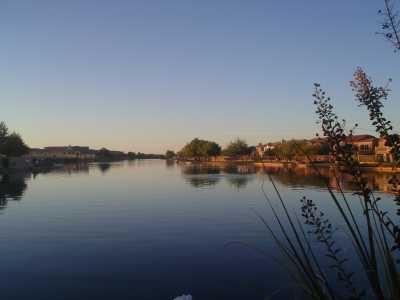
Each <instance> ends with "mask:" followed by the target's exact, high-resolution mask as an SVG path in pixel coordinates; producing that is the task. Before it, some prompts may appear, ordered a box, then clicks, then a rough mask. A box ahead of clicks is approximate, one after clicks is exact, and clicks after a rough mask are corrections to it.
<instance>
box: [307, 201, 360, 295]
mask: <svg viewBox="0 0 400 300" xmlns="http://www.w3.org/2000/svg"><path fill="white" fill-rule="evenodd" d="M300 202H301V203H302V207H301V215H302V217H303V218H304V220H305V224H306V225H308V226H309V227H311V228H312V230H311V231H309V232H308V233H311V234H314V235H315V236H316V238H317V241H318V242H319V243H321V244H323V245H324V246H325V250H326V253H325V255H326V256H327V257H328V258H330V259H331V260H332V264H331V265H330V266H329V267H330V268H331V269H332V270H334V271H335V272H336V275H337V280H338V281H339V282H343V283H344V286H345V288H346V291H347V294H348V295H347V297H346V299H360V298H361V297H362V296H363V295H365V291H362V292H358V290H357V288H356V287H355V286H354V283H353V281H352V277H353V276H354V272H348V271H346V269H345V263H346V261H347V260H348V259H346V258H341V257H340V256H339V253H340V252H341V251H342V249H341V248H339V247H337V246H335V241H334V239H333V234H334V232H335V231H336V230H337V228H334V227H333V226H332V223H331V222H330V221H329V219H326V218H325V214H324V213H323V212H322V211H320V210H319V209H318V207H317V206H316V204H315V203H314V201H313V200H311V199H308V198H306V197H303V198H302V199H301V200H300Z"/></svg>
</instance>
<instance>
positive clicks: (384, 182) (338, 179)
mask: <svg viewBox="0 0 400 300" xmlns="http://www.w3.org/2000/svg"><path fill="white" fill-rule="evenodd" d="M178 166H179V167H180V168H181V171H182V176H183V178H184V180H185V181H186V182H188V183H190V184H191V185H192V186H194V187H205V186H214V185H216V184H218V183H220V182H221V178H225V179H226V182H227V183H229V184H230V185H231V186H232V187H234V188H237V189H241V188H245V187H246V186H247V185H248V183H249V182H250V181H252V180H254V178H256V177H255V175H265V174H270V175H271V176H272V178H273V179H274V180H275V181H276V182H278V183H280V184H282V185H284V186H288V187H291V188H312V189H325V188H326V183H327V182H328V183H329V185H330V186H331V187H332V188H333V189H336V190H339V189H340V188H342V189H343V190H347V191H354V190H356V185H355V184H354V182H353V181H352V177H351V176H350V175H347V174H343V173H340V172H338V171H337V170H335V169H332V168H329V167H326V168H318V169H317V170H316V169H314V168H304V167H302V168H281V167H262V166H256V165H253V164H242V165H233V164H231V165H229V164H228V165H200V164H178ZM216 175H217V176H216ZM391 176H392V175H391V174H386V173H373V172H370V173H368V172H366V173H364V174H363V177H364V178H365V179H366V180H367V182H368V185H369V188H370V189H372V190H374V191H380V192H384V193H391V192H393V185H391V184H390V183H389V182H390V178H391Z"/></svg>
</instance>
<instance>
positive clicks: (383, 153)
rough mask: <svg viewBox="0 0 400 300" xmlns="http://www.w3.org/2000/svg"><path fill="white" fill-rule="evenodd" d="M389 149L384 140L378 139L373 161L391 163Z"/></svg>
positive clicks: (391, 158) (391, 157)
mask: <svg viewBox="0 0 400 300" xmlns="http://www.w3.org/2000/svg"><path fill="white" fill-rule="evenodd" d="M390 150H391V148H390V147H388V146H386V139H384V138H380V139H378V142H377V145H376V147H375V159H376V161H377V162H393V156H392V154H391V153H390Z"/></svg>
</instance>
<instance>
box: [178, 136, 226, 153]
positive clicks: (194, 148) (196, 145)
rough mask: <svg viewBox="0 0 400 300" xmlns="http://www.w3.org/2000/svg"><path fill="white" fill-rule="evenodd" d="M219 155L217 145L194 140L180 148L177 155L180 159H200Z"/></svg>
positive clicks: (219, 149) (219, 148)
mask: <svg viewBox="0 0 400 300" xmlns="http://www.w3.org/2000/svg"><path fill="white" fill-rule="evenodd" d="M220 153H221V147H220V146H219V145H218V144H217V143H215V142H212V141H206V140H201V139H198V138H195V139H193V140H192V141H191V142H190V143H188V144H186V145H185V146H184V147H183V148H182V150H181V151H180V152H179V155H180V156H182V157H194V158H200V157H210V156H216V155H219V154H220Z"/></svg>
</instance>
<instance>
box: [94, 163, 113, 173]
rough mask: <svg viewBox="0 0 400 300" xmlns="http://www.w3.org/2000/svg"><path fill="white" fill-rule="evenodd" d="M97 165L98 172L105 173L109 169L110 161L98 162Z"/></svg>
mask: <svg viewBox="0 0 400 300" xmlns="http://www.w3.org/2000/svg"><path fill="white" fill-rule="evenodd" d="M97 167H98V168H99V170H100V172H101V173H102V174H105V173H107V171H109V170H110V168H111V164H110V163H99V164H98V165H97Z"/></svg>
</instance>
